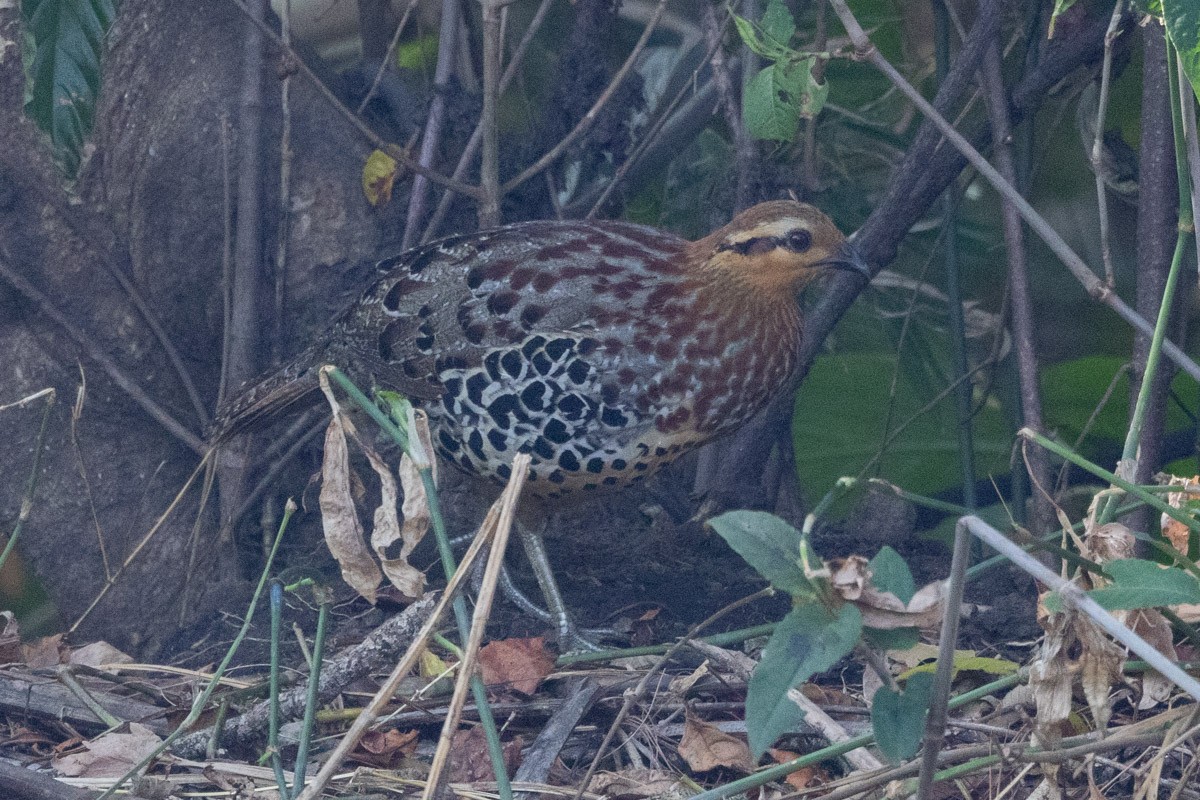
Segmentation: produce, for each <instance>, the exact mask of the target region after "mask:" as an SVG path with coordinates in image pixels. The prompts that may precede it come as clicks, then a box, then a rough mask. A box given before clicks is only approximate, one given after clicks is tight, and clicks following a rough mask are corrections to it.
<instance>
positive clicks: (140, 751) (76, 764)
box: [53, 722, 161, 778]
mask: <svg viewBox="0 0 1200 800" xmlns="http://www.w3.org/2000/svg"><path fill="white" fill-rule="evenodd" d="M160 742H161V740H160V739H159V738H158V737H157V736H155V735H154V732H153V731H151V730H150V729H149V728H147V727H146V726H145V725H140V724H138V723H136V722H131V723H129V732H128V733H104V734H101V735H100V736H98V737H96V738H95V739H93V740H92V741H90V742H88V743H87V744H86V748H87V749H86V750H84V751H83V752H81V753H73V754H71V755H68V756H63V757H62V758H56V759H54V761H53V765H54V768H55V769H56V770H58V771H59V772H61V773H62V774H63V775H66V776H67V777H69V778H119V777H120V776H122V775H124V774H125V773H126V772H128V771H129V770H130V769H132V768H133V766H134V765H135V764H137V763H139V762H140V761H141V760H142V759H144V758H145V757H146V756H148V755H150V754H151V753H152V752H154V750H155V749H156V748H157V747H158V745H159V744H160Z"/></svg>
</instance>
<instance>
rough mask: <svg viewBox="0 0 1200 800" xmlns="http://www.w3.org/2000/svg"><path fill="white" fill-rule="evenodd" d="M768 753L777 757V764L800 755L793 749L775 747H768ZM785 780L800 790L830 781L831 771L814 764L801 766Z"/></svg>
mask: <svg viewBox="0 0 1200 800" xmlns="http://www.w3.org/2000/svg"><path fill="white" fill-rule="evenodd" d="M767 754H768V755H770V756H771V758H773V759H775V763H776V764H786V763H787V762H789V761H791V760H792V759H794V758H799V757H800V754H799V753H793V752H792V751H791V750H776V749H775V748H768V749H767ZM783 781H784V783H786V784H787V785H788V786H791V787H792V788H793V789H795V790H797V791H800V790H803V789H811V788H813V787H815V786H824V785H825V784H827V783H829V773H828V772H826V771H825V770H823V769H821V768H820V767H819V766H817V765H815V764H814V765H812V766H808V767H801V768H800V769H798V770H796V771H795V772H789V773H788V774H787V776H786V777H785V778H784V779H783Z"/></svg>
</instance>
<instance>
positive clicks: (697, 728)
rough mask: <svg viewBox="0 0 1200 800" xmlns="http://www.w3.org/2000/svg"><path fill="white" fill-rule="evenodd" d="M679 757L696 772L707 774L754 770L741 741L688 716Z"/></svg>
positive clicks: (746, 746)
mask: <svg viewBox="0 0 1200 800" xmlns="http://www.w3.org/2000/svg"><path fill="white" fill-rule="evenodd" d="M679 755H680V756H681V757H682V758H683V760H684V761H686V762H687V765H688V766H689V767H691V768H692V769H693V770H694V771H696V772H707V771H708V770H710V769H716V768H717V767H729V768H730V769H736V770H740V771H741V772H752V771H753V770H754V759H753V758H751V757H750V747H749V746H748V745H747V744H746V743H745V742H744V741H742V740H741V739H739V738H737V737H736V736H732V735H730V734H728V733H725V732H724V731H723V730H721V729H720V728H718V727H717V726H716V725H713V724H712V723H709V722H705V721H704V720H702V719H697V718H696V717H694V716H692V715H691V714H688V715H687V717H686V719H685V720H684V723H683V738H682V739H680V741H679Z"/></svg>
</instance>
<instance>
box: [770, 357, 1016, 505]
mask: <svg viewBox="0 0 1200 800" xmlns="http://www.w3.org/2000/svg"><path fill="white" fill-rule="evenodd" d="M913 366H914V368H912V369H910V368H909V362H902V364H901V369H899V370H898V374H897V376H896V386H895V391H894V393H893V391H892V375H893V373H894V372H897V370H896V357H895V356H894V355H891V354H884V353H839V354H837V355H823V356H818V357H817V360H816V363H814V365H813V368H812V370H811V371H810V372H809V375H808V377H807V378H806V379H805V381H804V383H802V384H801V385H800V391H799V392H797V394H796V405H795V409H796V414H795V417H794V419H793V424H792V435H793V441H794V442H795V446H796V469H797V472H798V473H799V475H800V480H801V486H803V487H804V491H805V493H806V494H808V495H809V496H812V497H820V496H821V495H822V494H824V493H825V492H826V491H827V490H828V489H829V487H830V486H832V485H833V483H834V481H836V480H837V478H838V477H839V476H841V475H856V474H858V472H859V471H860V470H861V469H862V468H863V466H864V465H865V464H866V463H867V462H868V461H869V460H870V459H871V458H872V457H874V456H875V454H876V453H877V452H878V451H879V449H880V447H882V446H883V444H884V442H885V440H886V438H887V434H886V431H885V425H886V423H887V419H888V413H887V409H888V408H889V406H891V408H892V415H891V416H892V420H893V421H892V429H894V428H895V427H896V426H897V425H898V424H900V423H902V422H907V421H908V420H909V419H910V418H911V417H913V415H916V414H918V412H921V411H922V409H924V408H925V407H926V406H927V405H928V404H929V402H930V400H931V399H932V398H933V397H934V396H936V395H937V394H938V392H940V391H941V390H942V389H943V388H945V386H947V385H948V384H949V382H950V381H949V379H945V381H944V382H943V379H942V378H941V377H939V378H937V379H932V378H930V377H928V376H927V375H925V374H923V373H921V372H920V371H919V370H918V369H916V368H915V366H916V365H913ZM974 424H975V456H976V470H977V473H978V474H979V475H986V474H988V473H998V474H1003V473H1005V472H1007V471H1008V454H1009V451H1010V450H1011V446H1012V435H1011V433H1009V426H1008V423H1007V422H1006V420H1005V417H1004V413H1003V411H1002V410H1001V409H1000V408H999V407H998V406H997V404H994V403H992V402H986V403H985V404H984V405H983V406H982V408H980V410H979V413H977V414H976V415H975V417H974ZM879 469H880V473H881V476H882V477H885V478H887V479H888V480H889V481H891V482H892V483H895V484H897V485H899V486H903V487H904V488H905V489H907V490H909V491H911V492H914V493H916V494H923V495H929V496H934V495H937V494H938V493H939V492H941V491H944V490H946V489H948V488H950V487H952V486H958V485H959V484H960V483H961V482H962V474H961V470H960V468H959V465H958V422H957V417H956V412H955V403H954V397H953V396H947V397H945V398H943V400H942V401H941V402H939V403H938V404H937V405H936V406H934V407H933V408H932V409H931V410H928V411H925V412H923V413H920V415H919V416H917V417H916V418H915V419H913V420H912V422H911V423H909V424H908V425H907V427H905V428H904V430H903V431H902V432H901V434H900V435H899V436H898V437H896V439H895V440H894V441H893V442H891V444H890V445H889V446H888V448H887V450H886V452H885V453H884V455H883V457H882V459H881V461H880V462H879Z"/></svg>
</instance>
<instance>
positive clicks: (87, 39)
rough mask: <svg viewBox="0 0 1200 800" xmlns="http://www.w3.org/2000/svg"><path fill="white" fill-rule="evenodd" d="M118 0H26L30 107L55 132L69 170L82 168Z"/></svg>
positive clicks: (44, 126) (57, 146)
mask: <svg viewBox="0 0 1200 800" xmlns="http://www.w3.org/2000/svg"><path fill="white" fill-rule="evenodd" d="M115 13H116V3H115V0H24V2H22V3H21V17H22V22H23V23H24V25H25V31H26V34H27V36H26V42H27V43H29V44H30V45H31V46H32V49H33V55H32V58H31V59H30V60H29V61H28V62H27V65H26V71H25V82H26V98H27V99H26V102H25V113H27V114H29V116H30V117H32V118H33V120H34V122H36V123H37V126H38V127H39V128H41V129H42V130H43V131H45V132H46V133H47V134H49V135H50V142H51V145H52V146H53V148H54V151H55V154H56V156H57V157H58V160H59V162H60V164H61V165H62V167H63V169H64V170H65V171H66V173H67V175H68V176H71V177H74V175H75V173H76V171H78V169H79V161H80V153H81V151H82V150H83V143H84V140H85V139H86V138H87V136H88V134H90V133H91V131H92V123H93V119H94V114H95V108H96V97H97V95H98V94H99V92H100V77H101V73H100V59H101V55H102V53H103V51H104V37H105V34H107V33H108V28H109V26H110V25H111V24H112V20H113V16H114V14H115Z"/></svg>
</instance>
